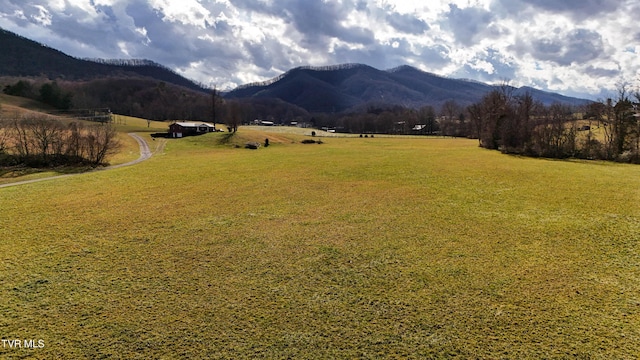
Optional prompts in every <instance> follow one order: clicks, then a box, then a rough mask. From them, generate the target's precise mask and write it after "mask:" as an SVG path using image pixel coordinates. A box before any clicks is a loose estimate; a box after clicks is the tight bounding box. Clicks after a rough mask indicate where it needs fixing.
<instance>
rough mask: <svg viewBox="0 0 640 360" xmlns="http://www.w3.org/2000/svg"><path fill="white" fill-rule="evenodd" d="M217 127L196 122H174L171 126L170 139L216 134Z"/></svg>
mask: <svg viewBox="0 0 640 360" xmlns="http://www.w3.org/2000/svg"><path fill="white" fill-rule="evenodd" d="M215 131H216V127H215V126H213V125H211V124H207V123H196V122H174V123H173V124H171V125H169V137H170V138H181V137H185V136H194V135H202V134H206V133H209V132H215Z"/></svg>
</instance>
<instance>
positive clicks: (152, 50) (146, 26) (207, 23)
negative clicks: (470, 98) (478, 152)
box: [0, 0, 640, 99]
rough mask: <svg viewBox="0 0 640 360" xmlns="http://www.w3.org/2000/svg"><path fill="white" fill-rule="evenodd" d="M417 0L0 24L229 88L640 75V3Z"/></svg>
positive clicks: (34, 12) (82, 8)
mask: <svg viewBox="0 0 640 360" xmlns="http://www.w3.org/2000/svg"><path fill="white" fill-rule="evenodd" d="M414 3H419V2H417V1H412V2H410V1H403V0H0V27H2V28H4V29H6V30H9V31H12V32H15V33H17V34H20V35H22V36H25V37H28V38H30V39H33V40H36V41H38V42H41V43H44V44H46V45H49V46H50V47H53V48H56V49H59V50H61V51H63V52H65V53H67V54H69V55H72V56H75V57H79V58H85V57H86V58H109V59H111V58H136V59H143V58H144V59H150V60H153V61H156V62H158V63H161V64H163V65H165V66H168V67H170V68H173V69H175V70H176V71H177V72H178V73H180V74H182V75H184V76H186V77H188V78H191V79H193V80H195V81H199V82H201V83H203V84H205V85H214V84H215V85H216V86H217V87H218V88H222V89H229V88H233V87H235V86H237V85H241V84H244V83H248V82H254V81H262V80H267V79H269V78H272V77H275V76H277V75H279V74H281V73H282V72H285V71H287V70H289V69H291V68H293V67H296V66H303V65H313V66H322V65H334V64H342V63H365V64H367V65H371V66H373V67H376V68H378V69H390V68H394V67H397V66H400V65H405V64H408V65H412V66H415V67H417V68H420V69H422V70H424V71H429V72H433V73H436V74H439V75H443V76H451V77H456V78H470V79H474V80H478V81H483V82H489V83H498V82H502V81H504V80H510V82H511V84H512V85H516V86H525V85H526V86H533V87H537V88H540V89H543V90H550V91H555V92H560V93H563V94H567V95H579V96H588V97H590V98H593V99H597V98H599V97H603V96H606V95H609V94H611V93H612V92H613V91H614V89H615V87H616V84H617V83H620V82H621V81H626V82H628V83H630V84H632V85H633V86H637V85H638V81H640V58H639V55H640V25H639V23H638V14H640V3H638V1H637V0H563V1H558V0H430V1H429V2H425V3H426V4H423V5H416V4H414ZM410 4H413V5H410Z"/></svg>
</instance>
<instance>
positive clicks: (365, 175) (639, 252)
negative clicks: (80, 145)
mask: <svg viewBox="0 0 640 360" xmlns="http://www.w3.org/2000/svg"><path fill="white" fill-rule="evenodd" d="M128 126H129V125H128ZM130 126H134V125H130ZM136 126H137V125H136ZM139 126H140V127H141V128H144V127H145V126H146V124H140V125H139ZM266 137H268V138H269V139H270V143H271V146H269V147H268V148H264V147H262V148H260V149H258V150H246V149H242V148H234V146H233V145H240V144H242V142H244V141H247V140H253V141H261V142H262V141H263V140H264V138H266ZM303 138H305V135H304V133H302V134H300V133H294V132H286V131H285V132H282V131H281V132H278V133H274V132H265V130H264V129H260V128H241V129H240V132H239V133H238V134H237V135H235V136H233V137H230V136H229V135H228V134H225V133H221V134H208V135H205V136H201V137H197V138H185V139H180V140H168V141H167V143H166V146H165V147H164V149H163V151H162V152H159V153H157V154H156V155H154V157H152V158H151V159H150V160H148V161H145V162H142V163H140V164H138V165H135V166H131V167H125V168H119V169H114V170H109V171H100V172H93V173H88V174H82V175H78V176H74V177H69V178H64V179H56V180H50V181H46V182H40V183H34V184H29V185H23V186H16V187H9V188H3V189H0V219H1V221H2V222H1V225H0V239H2V241H1V242H0V257H1V258H2V259H1V260H2V261H1V262H0V273H1V274H2V276H1V277H0V284H1V286H0V289H1V290H0V312H1V313H2V317H1V318H0V334H1V336H2V338H3V339H35V340H38V339H41V340H43V342H44V344H45V345H44V347H43V348H37V349H12V348H8V347H6V346H5V347H0V357H1V358H23V357H34V358H58V359H82V358H87V359H95V358H106V357H114V358H128V359H133V358H140V359H152V358H162V359H174V358H220V359H236V358H308V359H316V358H452V357H460V358H491V359H496V358H508V359H520V358H533V359H537V358H574V357H575V358H585V359H586V358H591V359H610V358H616V359H625V358H627V359H634V358H637V357H638V356H640V246H639V244H638V242H639V241H640V167H638V166H629V165H623V164H610V163H602V162H581V161H549V160H541V159H530V158H520V157H513V156H507V155H502V154H500V153H498V152H493V151H487V150H483V149H480V148H478V146H477V141H474V140H460V139H433V138H413V139H412V138H378V137H376V138H374V139H371V138H365V139H361V138H322V140H323V142H324V143H323V144H308V145H305V144H300V140H301V139H303Z"/></svg>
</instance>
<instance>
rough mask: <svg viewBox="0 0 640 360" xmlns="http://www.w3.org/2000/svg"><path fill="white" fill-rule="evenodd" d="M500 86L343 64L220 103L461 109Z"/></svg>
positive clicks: (243, 91) (545, 99)
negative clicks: (452, 102) (456, 106)
mask: <svg viewBox="0 0 640 360" xmlns="http://www.w3.org/2000/svg"><path fill="white" fill-rule="evenodd" d="M501 86H502V85H500V86H495V85H488V84H484V83H481V82H477V81H471V80H464V79H451V78H446V77H442V76H439V75H436V74H432V73H429V72H424V71H421V70H419V69H416V68H414V67H411V66H406V65H405V66H400V67H397V68H394V69H391V70H378V69H375V68H373V67H371V66H367V65H363V64H343V65H336V66H326V67H308V66H307V67H299V68H295V69H292V70H290V71H288V72H286V73H284V74H282V75H280V76H278V77H276V78H274V79H272V80H269V81H266V82H262V83H253V84H248V85H243V86H240V87H238V88H237V89H235V90H232V91H230V92H229V93H228V94H226V97H227V98H278V99H282V100H283V101H286V102H288V103H291V104H294V105H297V106H299V107H301V108H304V109H306V110H307V111H309V112H312V113H313V112H325V113H326V112H342V111H348V110H357V109H360V108H363V107H367V106H372V105H381V104H384V105H401V106H403V107H408V108H419V107H422V106H425V105H431V106H434V107H436V108H438V107H440V106H441V105H442V104H443V103H445V102H446V101H448V100H455V101H456V102H457V103H458V104H460V105H463V106H465V105H470V104H472V103H475V102H477V101H479V100H480V99H481V98H482V96H484V94H486V93H487V92H490V91H491V90H494V89H498V88H499V87H501ZM509 88H510V90H511V91H513V94H514V95H520V94H524V93H526V92H528V93H530V94H531V95H532V96H533V98H535V99H537V100H538V101H540V102H542V103H543V104H545V105H550V104H552V103H556V102H558V103H564V104H568V105H575V106H579V105H583V104H585V103H588V102H590V101H589V100H585V99H578V98H573V97H567V96H563V95H560V94H556V93H550V92H545V91H541V90H537V89H534V88H531V87H521V88H515V87H509Z"/></svg>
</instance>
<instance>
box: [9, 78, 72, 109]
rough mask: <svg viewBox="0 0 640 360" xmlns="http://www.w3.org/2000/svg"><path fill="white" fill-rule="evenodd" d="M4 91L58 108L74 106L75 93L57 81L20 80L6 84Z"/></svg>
mask: <svg viewBox="0 0 640 360" xmlns="http://www.w3.org/2000/svg"><path fill="white" fill-rule="evenodd" d="M2 92H4V93H5V94H7V95H13V96H20V97H25V98H29V99H33V100H38V101H41V102H43V103H45V104H47V105H50V106H52V107H54V108H56V109H58V110H69V109H71V107H72V98H73V94H72V93H71V92H69V91H63V90H62V89H61V88H60V86H58V83H57V82H56V81H53V82H45V83H43V84H40V85H36V84H35V83H32V82H30V81H27V80H19V81H18V82H16V83H15V84H13V85H7V86H5V87H4V89H3V90H2Z"/></svg>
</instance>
